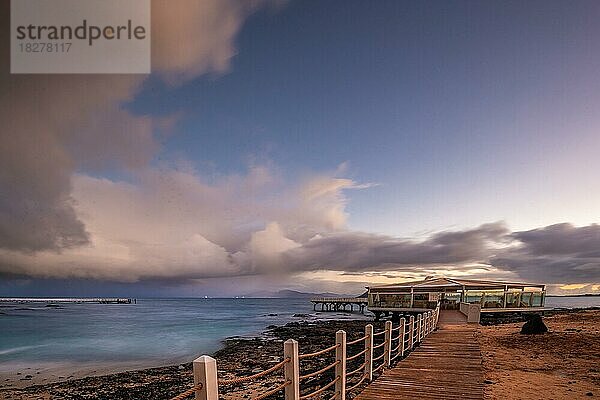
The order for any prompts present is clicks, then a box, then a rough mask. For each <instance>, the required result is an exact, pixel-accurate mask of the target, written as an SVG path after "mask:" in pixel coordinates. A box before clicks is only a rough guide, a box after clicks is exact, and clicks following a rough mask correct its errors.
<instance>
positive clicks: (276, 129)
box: [129, 1, 600, 235]
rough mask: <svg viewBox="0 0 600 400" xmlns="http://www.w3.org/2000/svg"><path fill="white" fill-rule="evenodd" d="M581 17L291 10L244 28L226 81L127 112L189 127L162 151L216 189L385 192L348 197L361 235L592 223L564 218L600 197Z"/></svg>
mask: <svg viewBox="0 0 600 400" xmlns="http://www.w3.org/2000/svg"><path fill="white" fill-rule="evenodd" d="M578 4H579V7H573V6H571V5H570V4H567V3H565V2H537V3H536V2H530V3H527V4H523V3H522V2H496V3H477V2H451V3H449V2H419V3H407V2H398V1H380V2H373V3H369V6H368V7H366V6H365V3H364V2H362V1H344V2H336V1H330V2H316V1H306V2H290V3H288V4H287V5H286V6H284V7H282V8H280V9H279V10H277V11H273V10H272V9H265V10H262V11H259V12H257V13H256V14H254V15H252V16H251V17H249V18H248V20H247V21H246V23H245V25H244V27H243V29H242V30H241V31H240V33H239V35H238V37H237V40H236V42H237V55H236V56H235V57H234V58H233V60H232V61H231V67H230V70H229V71H228V72H226V73H223V74H218V75H214V74H209V75H208V76H206V75H205V76H201V77H199V78H197V79H195V80H193V81H192V82H189V83H186V84H184V85H182V86H181V87H176V88H172V87H168V86H165V85H164V84H162V83H161V81H160V80H159V79H150V80H149V81H147V82H146V83H145V85H144V89H143V90H142V92H141V93H140V94H139V95H138V96H137V97H136V99H135V100H134V101H133V102H132V103H131V104H130V105H129V106H130V108H131V109H132V110H134V112H136V113H140V114H152V115H156V114H163V115H164V114H168V113H177V112H181V113H183V116H182V117H181V120H180V122H179V124H178V125H177V128H176V134H174V135H173V136H172V137H170V138H169V140H168V141H167V143H166V148H167V150H168V151H169V152H172V153H177V154H178V153H183V154H185V155H186V156H187V157H189V158H191V159H192V160H194V161H195V162H197V163H198V165H199V166H200V168H202V167H204V166H206V165H207V164H208V166H209V168H213V169H214V170H215V171H216V172H217V173H230V172H231V171H241V170H243V169H244V168H245V167H246V164H247V163H248V162H249V161H248V160H251V159H254V158H259V159H268V160H272V161H273V162H274V163H275V164H276V165H278V166H279V167H280V168H281V169H282V170H283V171H284V173H285V174H290V175H294V174H299V173H304V172H306V171H307V170H322V169H330V170H333V169H335V168H336V167H337V165H338V164H340V163H343V162H348V164H349V173H350V174H351V175H352V178H353V179H355V180H357V181H359V182H371V183H377V184H379V186H377V187H374V188H371V189H369V190H366V191H361V192H358V191H356V192H352V193H350V194H349V197H350V198H351V202H350V204H349V206H348V211H349V214H350V221H349V223H350V225H351V226H352V227H355V228H357V229H362V230H369V231H377V232H384V233H388V234H394V235H398V234H407V235H408V234H414V233H415V232H420V231H421V230H427V229H442V228H446V227H449V226H458V227H465V226H471V225H473V224H477V223H480V222H481V221H482V220H483V221H495V220H498V219H506V220H507V221H508V222H509V223H510V224H511V225H514V226H515V227H517V228H530V227H534V226H536V225H539V224H543V223H549V222H556V221H555V219H556V218H561V216H562V218H564V220H565V221H566V220H569V219H570V218H571V219H576V222H578V223H590V222H595V221H594V215H597V212H598V211H599V210H598V208H597V207H596V208H594V209H593V210H589V211H590V213H587V214H586V213H585V212H581V211H576V210H572V211H571V212H566V213H565V211H564V207H562V204H563V203H562V201H563V197H564V193H557V191H561V192H562V188H563V187H565V186H566V187H569V186H570V185H569V180H571V179H573V178H577V179H582V180H583V181H584V182H588V183H591V184H593V182H590V181H589V180H586V179H585V178H586V177H585V172H584V173H583V174H581V172H582V171H580V170H579V169H581V170H583V169H585V168H586V165H589V164H588V163H589V161H592V160H588V161H584V160H585V159H586V158H587V156H589V157H593V155H594V146H597V145H598V144H599V143H598V134H597V128H598V125H597V118H596V117H595V116H594V115H593V114H594V111H595V109H594V107H593V105H592V104H593V103H592V104H590V102H597V100H598V98H597V97H598V96H597V93H598V79H597V70H598V67H600V57H599V55H598V51H597V50H596V48H595V47H596V46H595V41H594V40H593V39H592V38H593V37H595V35H596V34H597V33H598V32H597V31H598V28H597V25H596V23H595V21H596V19H595V17H596V16H597V13H598V7H597V5H594V4H593V2H589V3H587V4H586V3H584V2H580V3H578ZM594 11H595V13H594ZM593 158H595V157H593ZM592 162H594V161H592ZM594 165H595V166H598V164H597V163H596V164H594ZM565 169H566V171H565ZM581 175H583V176H581ZM588 178H589V177H588ZM578 183H579V182H578ZM571 189H572V188H571ZM590 189H592V188H589V187H586V186H583V185H581V186H579V188H578V189H576V190H578V192H579V193H578V194H579V195H580V196H581V197H586V196H589V195H590V194H592V195H597V194H598V187H597V185H596V187H595V188H593V189H595V190H593V191H590ZM542 201H543V202H544V203H546V206H545V207H546V208H547V210H545V211H546V213H547V215H536V209H538V207H539V205H538V206H536V205H532V204H535V203H538V202H542ZM583 201H584V204H585V205H586V206H587V205H591V204H589V203H587V202H585V200H583ZM520 210H524V211H523V212H522V211H520ZM591 211H594V212H596V213H595V214H592V213H591ZM449 214H451V215H449Z"/></svg>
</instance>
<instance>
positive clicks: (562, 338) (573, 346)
mask: <svg viewBox="0 0 600 400" xmlns="http://www.w3.org/2000/svg"><path fill="white" fill-rule="evenodd" d="M544 322H545V324H546V325H547V326H548V329H549V332H548V333H546V334H543V335H529V336H528V335H521V334H520V333H519V331H520V329H521V326H522V325H523V323H510V324H503V325H495V326H482V327H480V329H479V336H478V338H479V341H480V343H481V351H482V355H483V359H484V372H485V379H486V380H487V381H486V383H487V384H486V386H485V398H486V399H494V400H495V399H502V400H512V399H515V400H516V399H557V400H558V399H583V398H596V397H597V398H600V310H595V311H580V312H575V313H565V314H557V315H553V316H549V317H544Z"/></svg>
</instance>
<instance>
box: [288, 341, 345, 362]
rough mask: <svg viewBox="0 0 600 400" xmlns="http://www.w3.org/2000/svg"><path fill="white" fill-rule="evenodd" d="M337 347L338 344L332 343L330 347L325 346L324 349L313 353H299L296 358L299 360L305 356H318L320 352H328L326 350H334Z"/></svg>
mask: <svg viewBox="0 0 600 400" xmlns="http://www.w3.org/2000/svg"><path fill="white" fill-rule="evenodd" d="M338 347H339V345H338V344H334V345H333V346H331V347H328V348H326V349H323V350H319V351H315V352H314V353H307V354H300V355H299V356H298V359H300V360H304V359H305V358H310V357H316V356H320V355H321V354H325V353H328V352H330V351H332V350H335V349H336V348H338Z"/></svg>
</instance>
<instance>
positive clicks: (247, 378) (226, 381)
mask: <svg viewBox="0 0 600 400" xmlns="http://www.w3.org/2000/svg"><path fill="white" fill-rule="evenodd" d="M290 361H291V359H290V358H286V359H285V360H283V361H282V362H280V363H277V364H275V365H273V366H272V367H271V368H269V369H265V370H264V371H261V372H258V373H256V374H254V375H249V376H242V377H239V378H233V379H224V380H219V381H218V382H219V385H221V386H226V385H235V384H237V383H242V382H248V381H252V380H254V379H258V378H261V377H263V376H265V375H269V374H270V373H271V372H274V371H277V370H278V369H281V368H283V366H284V365H285V364H287V363H289V362H290Z"/></svg>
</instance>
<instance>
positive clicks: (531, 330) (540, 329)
mask: <svg viewBox="0 0 600 400" xmlns="http://www.w3.org/2000/svg"><path fill="white" fill-rule="evenodd" d="M546 332H548V327H547V326H546V324H544V321H542V317H541V316H540V315H539V314H533V315H532V316H531V318H529V321H527V322H525V323H524V324H523V327H522V328H521V333H522V334H524V335H539V334H542V333H546Z"/></svg>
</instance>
